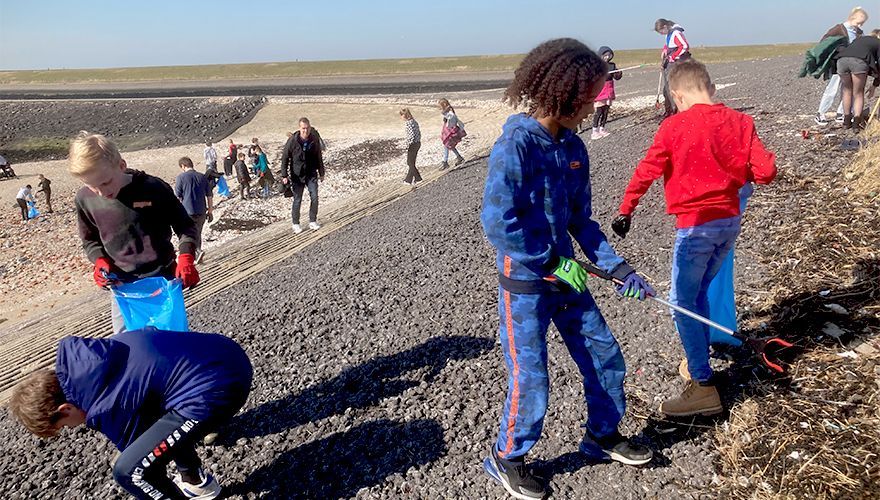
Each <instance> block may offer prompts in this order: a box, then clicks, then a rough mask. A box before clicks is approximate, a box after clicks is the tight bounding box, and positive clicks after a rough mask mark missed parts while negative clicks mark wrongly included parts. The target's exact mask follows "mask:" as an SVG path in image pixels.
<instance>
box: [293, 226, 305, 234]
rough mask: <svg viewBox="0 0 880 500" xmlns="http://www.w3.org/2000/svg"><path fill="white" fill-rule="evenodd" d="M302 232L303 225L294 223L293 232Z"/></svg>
mask: <svg viewBox="0 0 880 500" xmlns="http://www.w3.org/2000/svg"><path fill="white" fill-rule="evenodd" d="M301 232H303V228H302V226H300V225H299V224H294V225H293V234H299V233H301Z"/></svg>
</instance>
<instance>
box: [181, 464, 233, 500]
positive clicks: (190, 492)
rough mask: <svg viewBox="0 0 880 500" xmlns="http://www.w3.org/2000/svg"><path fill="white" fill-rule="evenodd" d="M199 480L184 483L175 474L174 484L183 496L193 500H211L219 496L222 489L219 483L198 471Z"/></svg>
mask: <svg viewBox="0 0 880 500" xmlns="http://www.w3.org/2000/svg"><path fill="white" fill-rule="evenodd" d="M199 478H200V479H201V480H202V482H200V483H199V484H190V483H187V482H186V481H184V480H183V478H181V477H180V474H175V475H174V484H175V485H176V486H177V488H178V489H179V490H180V492H181V493H183V496H185V497H186V498H191V499H193V500H212V499H214V498H217V497H219V496H220V492H221V491H222V490H223V488H222V487H220V483H218V482H217V480H216V479H214V476H212V475H210V474H206V473H205V471H203V470H202V469H199Z"/></svg>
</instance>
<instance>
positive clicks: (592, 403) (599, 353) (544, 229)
mask: <svg viewBox="0 0 880 500" xmlns="http://www.w3.org/2000/svg"><path fill="white" fill-rule="evenodd" d="M607 73H608V68H607V66H606V64H605V62H603V61H602V59H601V58H600V57H599V56H598V55H596V54H595V53H594V52H593V51H591V50H590V49H589V48H587V46H585V45H584V44H582V43H580V42H578V41H577V40H573V39H558V40H551V41H548V42H545V43H543V44H541V45H539V46H538V47H537V48H535V49H534V50H532V51H531V52H530V53H529V54H528V55H527V56H526V58H525V59H524V60H523V62H522V63H521V65H520V67H519V69H517V70H516V74H515V76H514V80H513V83H512V84H511V85H510V87H509V88H508V89H507V91H506V92H505V97H504V99H505V101H507V102H509V103H510V104H511V105H513V106H514V107H518V106H519V105H520V104H525V105H527V106H528V107H529V112H528V113H522V114H517V115H513V116H511V117H510V118H509V119H508V121H507V123H506V124H505V125H504V129H503V133H502V135H501V137H500V138H499V139H498V141H497V142H496V143H495V146H494V148H493V149H492V154H491V155H490V157H489V172H488V178H487V180H486V188H485V193H484V196H483V212H482V217H481V219H482V223H483V229H484V231H485V233H486V237H487V238H488V239H489V242H490V243H491V244H492V246H494V247H495V248H496V249H497V252H498V254H497V266H498V274H499V281H500V289H499V300H498V303H499V304H498V305H499V313H500V315H501V325H500V336H501V348H502V350H503V352H504V358H505V361H506V363H507V369H508V374H509V376H508V389H507V399H506V401H505V403H504V409H503V414H502V418H501V425H500V431H499V435H498V439H497V441H496V442H495V444H494V445H493V446H492V449H491V450H490V453H489V456H488V457H487V458H486V460H485V461H484V467H485V469H486V471H487V472H488V473H489V474H490V475H491V476H492V477H493V478H495V479H496V480H497V481H499V482H501V484H502V485H503V486H504V487H505V489H507V491H508V492H509V493H510V494H512V495H513V496H514V497H516V498H525V499H529V498H542V497H543V496H544V494H545V490H544V486H543V485H542V484H541V483H540V482H539V481H538V480H537V479H536V478H535V476H534V475H533V474H532V473H531V472H530V471H529V469H528V468H527V467H526V466H525V455H526V453H527V452H528V451H529V450H530V449H531V448H532V447H533V446H534V445H535V443H536V442H537V441H538V439H539V438H540V437H541V429H542V426H543V423H544V415H545V413H546V411H547V400H548V393H549V377H548V374H547V328H548V327H549V325H550V322H551V321H553V322H554V323H555V324H556V327H557V328H558V330H559V333H560V335H561V336H562V340H563V341H564V342H565V345H566V347H567V348H568V351H569V353H570V354H571V357H572V358H573V359H574V361H575V363H576V364H577V366H578V369H579V371H580V373H581V375H582V376H583V386H584V397H585V401H586V406H587V409H588V413H589V418H588V420H587V425H586V434H585V436H584V439H583V441H582V442H581V444H580V450H581V452H583V453H584V454H586V455H588V456H590V457H592V458H598V459H613V460H617V461H620V462H623V463H626V464H630V465H639V464H644V463H647V462H648V461H650V460H651V458H652V452H651V451H650V450H649V449H647V448H644V447H642V446H639V445H636V444H634V443H632V442H630V441H629V440H627V439H625V438H624V437H623V436H621V435H620V433H619V432H618V430H617V426H618V424H619V423H620V421H621V419H622V418H623V414H624V411H625V406H626V399H625V396H624V390H623V379H624V375H625V374H626V368H625V367H624V362H623V355H622V354H621V352H620V347H619V345H618V344H617V341H616V340H615V339H614V336H613V335H612V334H611V330H610V329H609V328H608V325H607V324H606V323H605V320H604V318H602V314H601V313H600V312H599V309H598V307H597V306H596V303H595V302H594V300H593V297H592V296H591V295H590V293H589V292H588V291H587V289H586V280H587V273H586V271H585V270H584V269H583V268H582V267H581V266H580V265H579V264H578V263H577V261H575V260H574V258H575V254H574V245H573V244H572V239H574V240H575V241H577V243H578V244H579V245H580V247H581V248H582V249H583V251H584V253H585V254H586V256H587V258H589V259H590V260H591V261H593V262H594V263H596V265H597V266H598V267H600V268H602V269H604V270H606V271H608V272H610V273H612V274H613V275H614V276H615V277H618V278H620V280H621V281H623V282H624V285H623V286H622V287H621V288H620V290H619V291H620V293H622V294H623V295H625V296H627V297H633V298H638V299H644V298H645V296H646V295H650V294H653V293H654V291H653V290H652V289H651V288H650V286H648V284H647V283H645V281H644V280H643V279H642V278H641V277H640V276H639V275H638V274H636V273H635V272H634V271H633V269H632V268H631V267H630V266H629V265H628V264H627V263H626V262H625V261H624V260H623V259H622V258H621V257H619V256H618V255H617V254H616V253H615V252H614V250H613V249H612V248H611V246H610V245H609V244H608V242H607V240H606V238H605V235H604V234H603V233H602V231H601V229H600V228H599V225H598V224H597V223H596V222H594V221H593V220H591V218H590V217H591V216H592V206H591V205H592V202H591V194H590V163H589V158H588V157H587V151H586V149H585V147H584V143H583V142H582V141H581V139H580V138H579V137H578V136H577V135H576V134H575V133H574V132H573V130H575V129H576V128H577V126H578V124H579V123H580V122H581V121H583V120H584V119H585V118H586V117H587V116H589V114H590V113H592V112H593V101H594V100H595V98H596V96H597V95H598V94H599V91H600V90H601V89H602V86H603V84H604V83H605V78H606V75H607Z"/></svg>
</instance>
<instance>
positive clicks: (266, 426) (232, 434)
mask: <svg viewBox="0 0 880 500" xmlns="http://www.w3.org/2000/svg"><path fill="white" fill-rule="evenodd" d="M494 345H495V342H494V340H491V339H485V338H477V337H465V336H454V337H435V338H432V339H430V340H428V341H427V342H425V343H423V344H421V345H418V346H416V347H413V348H412V349H408V350H406V351H402V352H399V353H397V354H393V355H391V356H382V357H378V358H374V359H372V360H370V361H368V362H366V363H364V364H362V365H358V366H355V367H352V368H349V369H347V370H345V371H343V372H342V373H340V374H339V375H337V376H336V377H334V378H332V379H330V380H328V381H326V382H322V383H320V384H317V385H313V386H311V387H309V388H307V389H306V390H304V391H303V392H301V393H299V394H291V395H290V396H287V397H285V398H284V399H279V400H275V401H270V402H268V403H265V404H262V405H260V406H258V407H256V408H253V409H251V410H248V411H246V412H244V413H242V414H241V415H239V416H237V417H236V418H235V419H233V421H232V422H231V423H230V424H229V427H228V429H229V432H223V433H221V436H222V441H223V442H222V444H225V445H230V444H232V443H235V441H236V440H237V439H239V438H242V437H245V438H252V437H257V436H264V435H267V434H275V433H278V432H281V431H284V430H287V429H291V428H293V427H297V426H300V425H303V424H306V423H309V422H315V421H318V420H321V419H324V418H327V417H330V416H332V415H339V414H342V413H344V412H345V410H347V409H349V408H368V407H370V406H373V405H374V404H376V403H378V402H379V401H381V400H383V399H386V398H389V397H393V396H397V395H399V394H401V393H403V392H404V391H406V390H407V389H410V388H412V387H415V386H418V385H419V384H421V383H422V382H423V381H424V382H427V383H430V382H431V381H432V380H433V379H434V378H435V377H436V376H437V375H438V374H439V373H440V371H442V370H443V368H444V367H445V366H446V364H447V363H448V362H449V361H451V360H462V359H472V358H476V357H478V356H481V355H482V354H485V353H486V352H488V351H489V350H491V349H492V348H493V347H494ZM423 368H427V370H428V371H427V374H425V375H423V376H421V377H420V379H421V380H413V379H402V378H400V377H402V376H403V375H405V374H407V373H409V372H413V371H416V370H420V369H423Z"/></svg>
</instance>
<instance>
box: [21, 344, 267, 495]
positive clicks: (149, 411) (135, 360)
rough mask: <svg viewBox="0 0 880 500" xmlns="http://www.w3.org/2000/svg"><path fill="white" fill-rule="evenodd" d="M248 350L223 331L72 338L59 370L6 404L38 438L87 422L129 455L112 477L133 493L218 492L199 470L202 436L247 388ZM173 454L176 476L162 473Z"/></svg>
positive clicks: (28, 381) (43, 374)
mask: <svg viewBox="0 0 880 500" xmlns="http://www.w3.org/2000/svg"><path fill="white" fill-rule="evenodd" d="M252 376H253V370H252V368H251V363H250V360H249V359H248V357H247V354H245V352H244V350H242V348H241V347H240V346H239V345H238V344H236V343H235V341H233V340H232V339H229V338H227V337H224V336H222V335H216V334H206V333H194V332H167V331H162V330H156V329H145V330H134V331H129V332H123V333H120V334H117V335H114V336H113V337H110V338H109V339H88V338H80V337H66V338H64V339H62V340H61V342H60V343H59V345H58V358H57V361H56V363H55V370H48V369H43V370H38V371H36V372H34V373H32V374H30V375H28V377H26V378H25V379H24V380H23V381H22V382H20V383H19V384H18V385H17V386H16V387H15V389H14V390H13V394H12V398H11V400H10V402H9V408H10V410H11V411H12V413H13V415H15V416H16V417H17V418H18V419H19V420H20V421H21V422H22V423H23V424H24V426H25V427H26V428H27V429H28V430H29V431H31V432H32V433H34V434H36V435H37V436H39V437H43V438H48V437H53V436H55V435H57V434H58V432H59V431H60V430H61V428H62V427H76V426H79V425H82V424H86V426H87V427H89V428H91V429H94V430H96V431H99V432H101V433H103V434H104V435H106V436H107V437H108V438H109V439H110V440H111V441H112V442H113V444H115V445H116V447H117V448H118V449H119V450H120V451H121V452H122V454H121V455H120V456H119V458H118V459H117V460H116V463H115V464H114V466H113V477H114V478H115V479H116V481H117V482H118V483H119V484H120V485H121V486H122V487H123V488H125V490H126V491H128V492H129V493H131V494H132V495H134V496H135V497H136V498H199V499H211V498H217V497H218V496H219V495H220V491H221V488H220V485H219V484H218V483H217V481H216V480H215V479H214V478H213V477H212V476H211V475H210V474H208V473H206V472H205V471H204V470H203V469H202V467H201V461H200V460H199V457H198V455H197V454H196V451H195V444H196V442H197V441H198V440H199V439H201V438H202V437H204V436H205V434H207V433H209V432H213V431H214V430H216V428H217V427H218V426H220V425H221V424H223V423H225V422H226V421H228V420H230V419H231V418H232V417H233V416H234V415H235V413H236V412H237V411H238V410H239V409H240V408H241V407H242V406H243V405H244V403H245V401H246V400H247V397H248V394H249V393H250V387H251V378H252ZM171 460H174V463H175V464H176V465H177V470H178V471H179V474H178V475H177V476H176V477H175V478H174V480H173V481H172V480H171V479H170V478H169V477H168V476H167V472H166V470H165V466H166V465H167V464H168V462H169V461H171Z"/></svg>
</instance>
